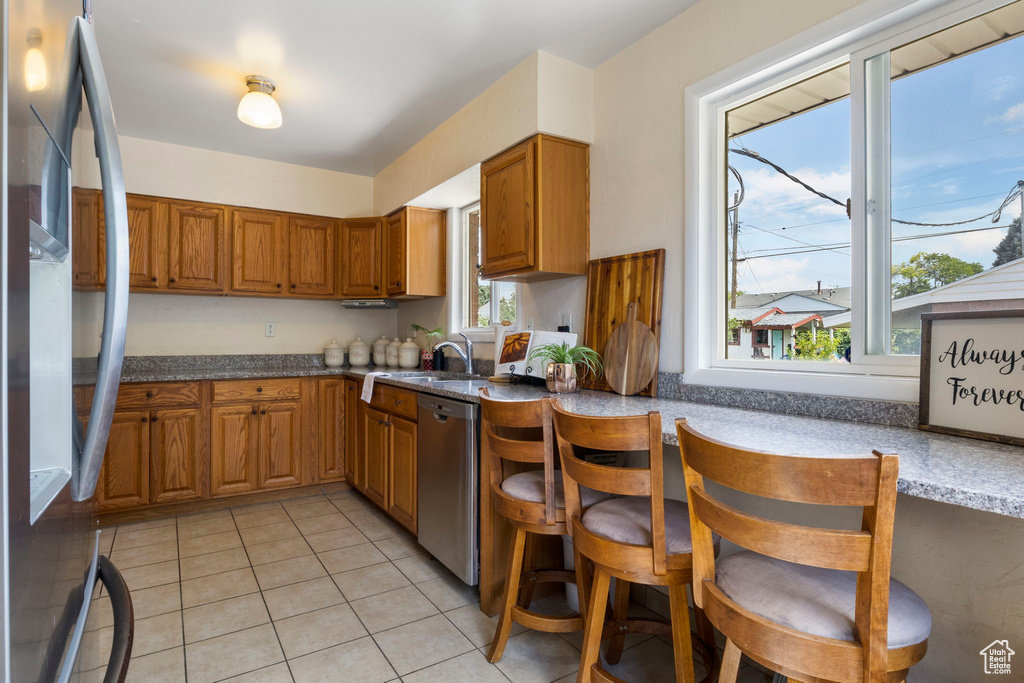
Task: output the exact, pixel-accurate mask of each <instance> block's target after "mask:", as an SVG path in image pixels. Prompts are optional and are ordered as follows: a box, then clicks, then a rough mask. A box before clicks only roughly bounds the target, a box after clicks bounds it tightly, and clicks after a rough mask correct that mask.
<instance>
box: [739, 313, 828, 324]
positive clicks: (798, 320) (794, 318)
mask: <svg viewBox="0 0 1024 683" xmlns="http://www.w3.org/2000/svg"><path fill="white" fill-rule="evenodd" d="M811 320H821V316H820V315H815V314H813V313H812V314H807V313H772V314H770V315H766V316H765V317H763V318H761V319H760V320H758V321H756V322H755V323H754V325H753V326H754V327H800V326H801V325H803V324H805V323H808V322H810V321H811Z"/></svg>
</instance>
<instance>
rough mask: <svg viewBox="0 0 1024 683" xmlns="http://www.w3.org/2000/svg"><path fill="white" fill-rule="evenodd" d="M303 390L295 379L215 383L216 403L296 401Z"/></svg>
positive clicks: (214, 399)
mask: <svg viewBox="0 0 1024 683" xmlns="http://www.w3.org/2000/svg"><path fill="white" fill-rule="evenodd" d="M300 394H301V392H300V390H299V380H298V378H295V379H241V380H224V381H220V382H214V383H213V402H214V403H238V402H240V401H294V400H297V399H298V398H299V396H300Z"/></svg>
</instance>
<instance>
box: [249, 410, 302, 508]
mask: <svg viewBox="0 0 1024 683" xmlns="http://www.w3.org/2000/svg"><path fill="white" fill-rule="evenodd" d="M258 408H259V411H260V488H261V489H270V488H280V487H283V486H298V485H299V484H301V483H302V433H301V425H302V419H301V415H302V407H301V404H300V403H299V402H297V401H287V402H283V401H282V402H280V403H264V404H261V405H260V406H258Z"/></svg>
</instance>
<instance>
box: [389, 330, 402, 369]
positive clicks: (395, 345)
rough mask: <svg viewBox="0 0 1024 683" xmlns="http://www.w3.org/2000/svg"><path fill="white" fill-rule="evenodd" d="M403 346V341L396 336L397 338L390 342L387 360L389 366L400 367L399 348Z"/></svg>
mask: <svg viewBox="0 0 1024 683" xmlns="http://www.w3.org/2000/svg"><path fill="white" fill-rule="evenodd" d="M401 347H402V342H401V341H399V339H398V337H395V340H394V341H393V342H391V343H390V344H388V348H387V352H386V357H385V361H386V362H387V364H388V367H389V368H397V367H398V349H400V348H401Z"/></svg>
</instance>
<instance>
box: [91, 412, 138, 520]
mask: <svg viewBox="0 0 1024 683" xmlns="http://www.w3.org/2000/svg"><path fill="white" fill-rule="evenodd" d="M96 498H97V504H98V507H99V509H100V510H115V509H119V508H131V507H138V506H140V505H146V504H147V503H149V413H148V412H134V411H133V412H128V411H125V412H115V413H114V419H113V422H112V423H111V425H110V438H109V439H108V440H107V452H106V454H105V455H104V456H103V467H102V470H101V471H100V480H99V484H98V485H97V487H96Z"/></svg>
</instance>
